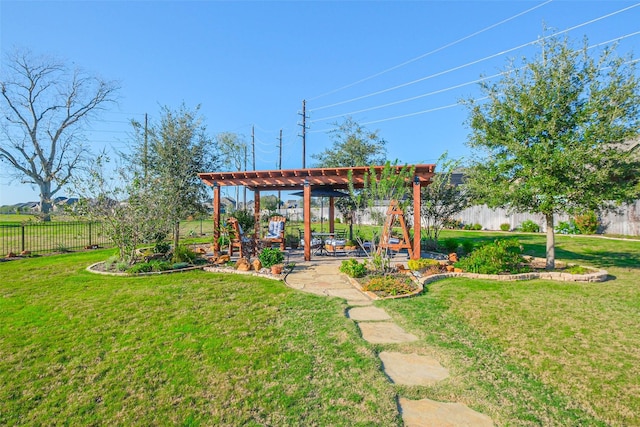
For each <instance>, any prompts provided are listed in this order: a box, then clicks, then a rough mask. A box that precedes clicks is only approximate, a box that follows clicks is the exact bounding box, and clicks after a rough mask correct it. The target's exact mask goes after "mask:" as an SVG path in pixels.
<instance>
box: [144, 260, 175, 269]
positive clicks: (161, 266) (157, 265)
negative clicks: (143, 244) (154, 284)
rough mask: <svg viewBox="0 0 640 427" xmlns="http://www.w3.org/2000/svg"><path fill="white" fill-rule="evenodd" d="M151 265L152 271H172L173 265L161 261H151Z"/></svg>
mask: <svg viewBox="0 0 640 427" xmlns="http://www.w3.org/2000/svg"><path fill="white" fill-rule="evenodd" d="M149 265H150V266H151V271H167V270H171V263H170V262H168V261H160V260H154V261H149Z"/></svg>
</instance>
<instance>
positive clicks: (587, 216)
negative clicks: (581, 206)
mask: <svg viewBox="0 0 640 427" xmlns="http://www.w3.org/2000/svg"><path fill="white" fill-rule="evenodd" d="M574 221H575V224H576V227H577V228H578V230H580V234H596V232H597V231H598V227H599V226H600V221H598V215H596V213H595V212H594V211H589V212H585V213H583V214H582V215H576V217H575V219H574Z"/></svg>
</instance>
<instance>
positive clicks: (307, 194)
mask: <svg viewBox="0 0 640 427" xmlns="http://www.w3.org/2000/svg"><path fill="white" fill-rule="evenodd" d="M303 193H304V195H303V196H304V208H303V210H302V214H303V215H304V260H305V261H311V186H310V185H309V182H308V181H306V180H305V182H304V192H303Z"/></svg>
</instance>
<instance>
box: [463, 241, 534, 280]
mask: <svg viewBox="0 0 640 427" xmlns="http://www.w3.org/2000/svg"><path fill="white" fill-rule="evenodd" d="M526 262H527V261H526V260H525V259H524V257H523V256H522V246H521V245H520V243H519V242H518V240H517V239H498V240H495V241H494V242H493V243H488V244H485V245H483V246H481V247H479V248H478V249H476V250H475V251H473V252H471V254H470V255H469V256H467V257H464V258H462V259H461V260H460V261H458V262H457V263H455V266H456V267H458V268H461V269H462V270H464V271H467V272H469V273H479V274H498V273H504V272H509V273H525V272H527V271H531V269H530V268H529V266H528V265H526Z"/></svg>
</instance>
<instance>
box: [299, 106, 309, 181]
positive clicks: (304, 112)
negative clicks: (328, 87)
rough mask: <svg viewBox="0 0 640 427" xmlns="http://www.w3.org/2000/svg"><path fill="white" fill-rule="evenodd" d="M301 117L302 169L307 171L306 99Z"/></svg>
mask: <svg viewBox="0 0 640 427" xmlns="http://www.w3.org/2000/svg"><path fill="white" fill-rule="evenodd" d="M298 114H300V113H298ZM300 115H301V116H302V124H301V126H302V135H301V136H302V169H305V168H306V167H307V166H306V162H305V158H306V149H307V101H306V100H304V99H303V100H302V114H300Z"/></svg>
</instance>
